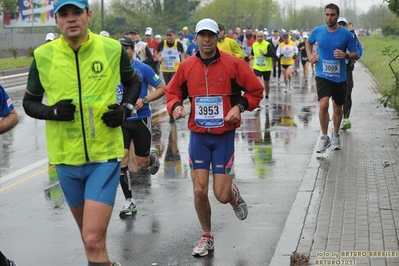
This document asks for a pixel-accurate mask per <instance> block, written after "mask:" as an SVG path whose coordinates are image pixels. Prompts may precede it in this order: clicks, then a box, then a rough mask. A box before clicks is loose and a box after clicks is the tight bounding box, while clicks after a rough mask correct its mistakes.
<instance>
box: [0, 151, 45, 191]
mask: <svg viewBox="0 0 399 266" xmlns="http://www.w3.org/2000/svg"><path fill="white" fill-rule="evenodd" d="M46 164H48V159H47V158H45V159H42V160H39V161H37V162H35V163H32V164H30V165H28V166H25V167H24V168H21V169H19V170H17V171H15V172H12V173H11V174H8V175H6V176H4V177H1V178H0V192H2V191H4V190H6V189H9V188H11V187H13V186H15V185H17V184H19V183H21V182H22V181H25V180H28V179H30V178H32V177H34V176H36V175H38V174H40V173H42V172H43V171H47V168H46V169H44V170H43V169H42V170H40V171H36V172H33V173H32V174H30V175H28V176H27V177H25V178H23V179H22V180H19V181H18V182H14V183H12V184H9V185H6V184H7V183H8V182H10V181H11V180H12V179H14V178H16V177H18V176H21V175H23V174H26V173H28V172H29V171H32V170H34V169H36V168H38V167H41V166H43V165H46ZM3 186H4V188H3Z"/></svg>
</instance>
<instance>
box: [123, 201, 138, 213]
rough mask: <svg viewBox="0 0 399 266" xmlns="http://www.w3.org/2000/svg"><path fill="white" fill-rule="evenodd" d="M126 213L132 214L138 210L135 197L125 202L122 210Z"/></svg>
mask: <svg viewBox="0 0 399 266" xmlns="http://www.w3.org/2000/svg"><path fill="white" fill-rule="evenodd" d="M120 212H121V213H124V214H125V215H126V216H129V215H132V214H133V213H136V212H137V205H136V202H135V201H134V199H132V198H128V199H126V201H125V203H123V206H122V209H121V211H120Z"/></svg>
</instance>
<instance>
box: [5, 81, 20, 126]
mask: <svg viewBox="0 0 399 266" xmlns="http://www.w3.org/2000/svg"><path fill="white" fill-rule="evenodd" d="M0 117H1V118H2V119H0V134H3V133H6V132H7V131H9V130H11V129H12V128H13V127H15V126H16V125H17V124H18V122H19V117H18V114H17V111H15V109H14V105H13V104H12V101H11V99H10V97H9V96H8V94H7V92H6V91H5V90H4V88H3V87H2V86H1V85H0Z"/></svg>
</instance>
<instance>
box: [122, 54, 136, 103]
mask: <svg viewBox="0 0 399 266" xmlns="http://www.w3.org/2000/svg"><path fill="white" fill-rule="evenodd" d="M121 49H122V53H121V60H120V71H121V73H120V76H121V83H122V85H123V87H124V89H123V97H122V101H121V104H122V103H130V104H133V105H134V104H136V101H137V99H138V97H139V95H140V91H141V82H140V78H139V75H138V74H137V73H136V71H135V70H134V68H133V67H132V65H131V64H130V58H129V55H128V54H127V52H126V50H125V49H124V48H123V47H122V46H121Z"/></svg>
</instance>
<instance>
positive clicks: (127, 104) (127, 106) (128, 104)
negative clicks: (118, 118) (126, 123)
mask: <svg viewBox="0 0 399 266" xmlns="http://www.w3.org/2000/svg"><path fill="white" fill-rule="evenodd" d="M122 106H125V107H126V108H127V109H128V110H130V111H133V108H134V106H133V104H131V103H123V104H122Z"/></svg>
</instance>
